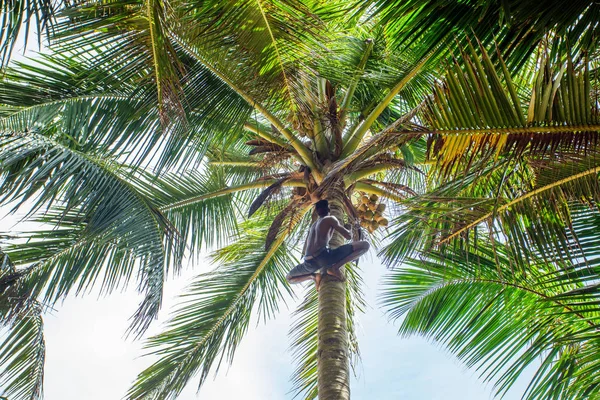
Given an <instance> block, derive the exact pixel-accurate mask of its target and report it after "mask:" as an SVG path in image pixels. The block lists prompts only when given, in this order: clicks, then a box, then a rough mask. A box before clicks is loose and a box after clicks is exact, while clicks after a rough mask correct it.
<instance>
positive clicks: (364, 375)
mask: <svg viewBox="0 0 600 400" xmlns="http://www.w3.org/2000/svg"><path fill="white" fill-rule="evenodd" d="M34 50H35V49H34ZM19 58H21V56H20V52H17V53H16V54H15V59H19ZM6 211H7V209H6V208H4V209H2V208H1V207H0V233H7V232H8V231H12V230H15V229H18V227H15V226H14V224H15V222H16V221H17V217H15V216H8V217H5V216H4V215H5V212H6ZM3 216H4V217H3ZM361 265H362V269H363V273H364V280H365V284H366V290H365V293H366V297H367V302H368V308H367V311H366V313H365V314H363V315H360V316H358V339H359V345H360V351H361V355H362V358H361V363H360V364H359V365H358V367H357V370H356V376H355V377H354V378H353V379H352V381H351V393H352V399H354V400H361V399H378V400H387V399H403V400H437V399H440V400H442V399H443V400H485V399H491V398H493V396H492V392H493V387H492V386H491V385H490V384H487V385H486V384H484V383H483V382H482V381H480V380H478V378H477V372H476V371H474V370H467V369H466V368H465V367H464V366H463V365H462V364H460V362H459V361H458V360H457V359H456V358H455V357H453V356H452V355H450V354H449V353H448V352H446V351H445V350H444V349H443V348H441V347H440V346H439V345H436V344H434V343H428V342H427V341H425V340H424V339H423V338H419V337H412V338H408V339H406V338H400V337H398V336H397V335H396V333H397V327H398V321H396V322H390V321H388V319H387V317H386V316H385V315H384V313H383V311H382V310H380V309H379V308H378V307H377V290H378V288H379V281H380V279H381V277H382V276H383V275H384V274H385V272H386V270H385V267H383V266H382V265H381V264H380V263H379V262H378V261H377V260H376V258H375V256H374V252H373V251H371V252H370V253H369V254H367V255H366V257H365V259H364V260H362V261H361ZM209 268H210V266H208V265H207V264H206V263H202V262H200V263H199V265H192V266H188V268H187V269H186V270H185V271H184V273H183V274H182V275H181V276H180V277H179V278H178V279H176V280H172V281H169V282H168V283H167V285H166V289H165V296H164V298H165V301H164V304H163V308H162V312H161V317H160V319H159V321H157V322H155V323H154V325H153V326H152V327H151V328H150V330H149V334H152V333H158V332H160V329H161V324H162V323H163V322H164V321H165V320H166V319H167V317H168V311H169V309H170V308H171V307H173V306H174V305H175V304H177V300H176V296H177V294H178V293H181V291H182V290H183V289H184V288H185V286H186V285H187V284H188V283H189V282H190V279H191V278H193V277H194V276H195V275H197V274H199V273H201V272H205V271H207V270H208V269H209ZM307 284H308V283H305V285H307ZM301 285H302V284H301ZM296 286H299V285H296ZM302 289H303V288H302V287H297V289H296V292H297V295H298V296H297V297H298V298H301V294H302V292H303V290H302ZM140 299H141V298H140V295H139V294H138V293H136V291H135V288H134V287H133V286H132V287H131V289H130V290H127V291H124V292H122V293H113V294H112V295H110V296H108V297H103V298H99V297H98V296H97V295H95V294H89V295H87V296H84V297H73V296H71V297H68V298H67V299H65V301H64V302H63V303H62V304H58V305H57V306H56V307H55V309H54V310H52V311H50V312H49V313H47V314H46V315H45V316H44V323H45V338H46V370H45V385H44V389H45V396H44V398H45V399H46V400H113V399H114V400H118V399H121V398H123V396H124V395H125V393H126V391H127V389H128V388H129V386H130V385H131V383H132V382H133V380H134V379H135V377H136V375H137V373H139V372H140V371H142V370H143V369H144V367H145V366H147V365H149V363H150V362H151V361H152V360H151V359H149V358H147V357H141V356H142V354H143V350H142V345H143V341H133V340H131V339H129V340H127V339H125V337H124V335H125V331H126V329H127V326H128V318H129V317H130V316H131V315H132V314H133V313H134V311H135V309H136V308H137V306H138V304H139V301H140ZM296 305H297V302H296V303H294V302H293V301H292V302H290V303H289V304H288V307H285V306H283V307H282V309H281V311H280V313H279V315H278V316H277V317H276V318H275V319H273V320H270V321H268V322H267V323H262V322H261V323H260V324H256V323H255V324H252V325H251V326H250V329H249V331H248V334H247V336H246V338H245V339H244V340H243V341H242V343H241V345H240V347H239V348H238V350H237V353H236V357H235V360H234V362H233V364H232V365H231V366H229V367H227V366H224V367H223V368H222V369H221V371H220V372H219V374H218V375H217V376H216V377H214V379H213V376H211V377H209V379H208V380H207V382H206V383H205V384H204V385H203V386H202V388H201V389H200V390H199V391H197V384H198V379H194V380H192V381H191V382H190V383H189V384H188V386H187V387H186V389H185V390H184V391H183V392H182V394H181V395H180V397H179V399H180V400H195V399H229V398H243V399H244V400H264V399H292V398H294V393H291V392H290V389H291V387H292V384H291V382H290V377H291V375H292V372H293V370H294V364H293V360H292V355H291V352H290V351H289V343H290V340H289V338H288V331H289V328H290V326H291V321H292V317H291V314H292V312H293V311H294V309H295V306H296ZM0 340H2V336H0ZM526 385H527V379H522V380H521V382H519V383H518V384H517V385H516V386H515V387H514V388H513V390H511V391H510V392H509V393H508V394H507V395H506V396H504V399H506V400H517V399H520V397H521V394H522V393H523V391H524V389H525V387H526ZM0 389H1V388H0ZM0 393H1V390H0ZM298 398H300V397H298Z"/></svg>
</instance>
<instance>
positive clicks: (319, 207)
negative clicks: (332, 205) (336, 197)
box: [315, 200, 329, 217]
mask: <svg viewBox="0 0 600 400" xmlns="http://www.w3.org/2000/svg"><path fill="white" fill-rule="evenodd" d="M315 210H316V211H317V214H318V215H319V217H326V216H328V215H329V202H328V201H327V200H319V201H317V202H316V203H315Z"/></svg>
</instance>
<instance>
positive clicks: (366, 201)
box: [360, 194, 369, 204]
mask: <svg viewBox="0 0 600 400" xmlns="http://www.w3.org/2000/svg"><path fill="white" fill-rule="evenodd" d="M360 201H361V202H362V203H363V204H367V203H368V202H369V196H367V195H366V194H365V195H363V196H362V197H361V198H360Z"/></svg>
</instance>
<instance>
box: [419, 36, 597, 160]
mask: <svg viewBox="0 0 600 400" xmlns="http://www.w3.org/2000/svg"><path fill="white" fill-rule="evenodd" d="M538 63H539V67H540V68H539V72H538V74H537V76H536V79H535V82H534V86H533V88H531V97H530V99H529V104H528V109H529V111H528V113H527V117H526V114H525V111H524V109H523V106H522V105H521V100H520V98H519V96H518V95H517V88H516V87H515V85H514V83H513V79H512V77H511V75H510V74H509V72H508V70H507V69H506V66H505V65H504V63H503V60H502V59H500V60H499V64H500V65H499V66H498V67H496V66H494V65H493V63H492V61H491V59H490V57H489V56H488V54H487V52H486V51H485V49H484V48H483V47H482V46H481V45H480V46H479V49H478V50H476V49H475V47H474V46H471V45H469V50H468V52H463V53H462V60H461V61H460V62H459V61H455V62H454V63H453V65H452V66H451V67H449V69H448V71H447V75H446V79H445V80H444V82H443V83H442V84H441V85H440V84H437V85H436V87H435V89H434V95H433V98H431V99H430V100H429V102H428V105H427V108H426V109H425V110H424V112H423V115H422V118H423V119H424V121H426V124H427V125H428V126H429V127H430V129H431V130H432V134H431V135H430V138H429V146H430V155H431V156H432V157H435V158H436V159H437V161H438V163H439V164H440V166H441V169H442V171H446V172H449V171H452V170H453V168H457V169H464V168H468V166H469V164H470V162H471V161H472V159H473V157H475V156H478V157H481V156H483V155H485V156H487V157H498V156H499V155H500V154H506V153H510V154H512V155H513V156H519V155H520V154H522V153H523V152H525V151H527V152H528V153H532V154H543V153H548V154H551V153H553V152H555V151H557V150H561V151H578V150H585V149H589V148H593V147H594V146H595V145H596V143H597V140H598V138H597V137H598V132H599V131H600V125H599V124H598V106H597V104H595V103H594V104H591V102H590V93H589V90H587V91H586V88H587V89H589V87H590V77H589V73H588V72H587V71H588V63H587V62H586V63H584V65H583V66H582V68H580V70H578V69H576V68H575V67H574V66H573V64H572V62H571V61H570V60H569V61H568V62H567V65H566V68H565V67H562V68H561V67H560V66H558V67H555V66H552V65H550V61H549V59H548V56H547V55H546V53H545V52H544V51H543V49H541V56H540V58H539V61H538ZM497 70H502V74H500V73H498V72H497ZM501 76H503V78H501Z"/></svg>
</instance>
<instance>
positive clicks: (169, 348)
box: [128, 209, 307, 399]
mask: <svg viewBox="0 0 600 400" xmlns="http://www.w3.org/2000/svg"><path fill="white" fill-rule="evenodd" d="M306 210H307V209H305V210H304V212H306ZM297 218H298V219H299V218H301V216H298V217H297ZM296 221H297V220H296ZM244 228H245V232H244V233H243V234H242V236H241V237H240V239H239V240H238V241H236V242H234V243H233V244H231V245H229V246H227V247H225V248H223V249H221V250H219V251H217V252H215V253H214V254H213V260H214V261H215V262H219V264H220V266H219V268H217V269H216V270H215V271H214V272H210V273H207V274H204V275H201V276H200V277H199V279H198V281H197V282H195V283H194V284H192V285H191V286H190V288H189V289H188V292H187V293H186V294H184V295H183V296H182V303H181V305H180V306H179V307H178V309H177V310H176V311H175V314H174V316H173V317H172V318H171V320H170V322H169V325H168V328H167V330H166V331H165V332H163V333H161V334H159V335H157V336H155V337H153V338H151V339H150V340H149V342H148V344H147V349H149V350H150V352H151V353H150V354H157V355H159V356H160V357H161V359H160V360H159V361H157V362H155V363H154V364H152V365H151V366H150V367H148V368H147V369H146V370H144V371H143V372H142V373H140V375H138V378H137V380H136V382H135V384H134V386H133V387H132V388H131V389H130V390H129V393H128V398H132V399H140V398H148V399H174V398H176V397H177V395H178V394H179V393H180V392H181V390H183V388H184V386H185V385H186V383H187V382H188V381H189V380H190V379H191V378H192V377H193V376H195V375H197V374H199V375H200V384H201V383H202V382H203V381H204V380H205V379H206V376H207V375H208V372H209V370H210V368H211V367H213V366H215V367H216V368H218V367H219V365H220V362H221V360H222V359H223V358H226V359H228V360H229V361H230V360H231V359H232V357H233V355H234V352H235V349H236V347H237V345H238V344H239V342H240V340H241V339H242V336H243V334H244V333H245V331H246V329H247V327H248V324H249V322H250V318H251V315H252V309H253V307H254V305H255V303H257V304H258V307H259V314H264V315H266V316H271V315H273V313H274V312H276V311H277V303H278V300H280V299H281V296H282V295H283V294H284V293H285V292H287V291H288V290H289V288H288V286H287V283H286V282H285V274H286V272H287V269H288V267H289V265H293V264H294V262H295V260H294V258H293V257H292V256H291V255H290V253H289V252H290V250H289V249H288V248H287V246H286V245H285V239H286V237H287V236H288V235H289V232H290V230H291V229H293V226H292V227H290V228H289V230H288V229H283V232H282V233H281V235H280V237H279V238H278V239H277V241H276V242H275V243H274V244H273V246H272V247H271V248H270V249H269V250H268V251H264V250H262V248H263V246H262V242H263V241H264V233H265V230H264V228H265V226H262V228H261V224H260V223H259V224H258V225H256V222H253V221H252V220H251V221H248V223H246V226H245V227H244ZM282 286H283V288H285V289H284V291H282ZM215 300H217V301H215ZM182 338H185V341H184V342H182ZM217 360H218V361H217ZM215 362H217V364H216V365H213V364H215Z"/></svg>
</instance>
